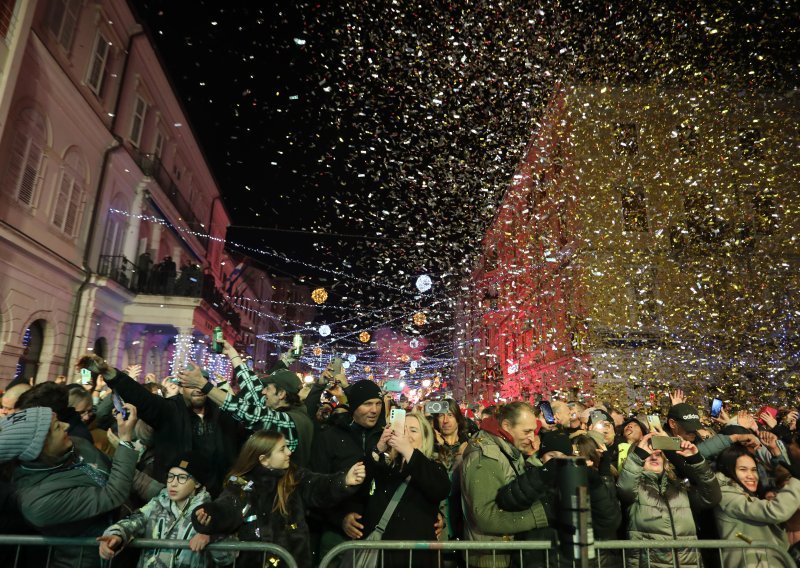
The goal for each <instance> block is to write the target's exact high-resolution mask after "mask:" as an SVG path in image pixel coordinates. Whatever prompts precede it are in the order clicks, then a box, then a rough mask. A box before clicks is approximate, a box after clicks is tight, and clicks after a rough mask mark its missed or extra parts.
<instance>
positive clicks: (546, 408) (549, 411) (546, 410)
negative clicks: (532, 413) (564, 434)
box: [539, 400, 556, 424]
mask: <svg viewBox="0 0 800 568" xmlns="http://www.w3.org/2000/svg"><path fill="white" fill-rule="evenodd" d="M539 410H541V411H542V416H544V421H545V422H547V423H548V424H555V423H556V417H555V415H554V414H553V407H552V406H550V403H549V402H548V401H546V400H543V401H542V402H540V403H539Z"/></svg>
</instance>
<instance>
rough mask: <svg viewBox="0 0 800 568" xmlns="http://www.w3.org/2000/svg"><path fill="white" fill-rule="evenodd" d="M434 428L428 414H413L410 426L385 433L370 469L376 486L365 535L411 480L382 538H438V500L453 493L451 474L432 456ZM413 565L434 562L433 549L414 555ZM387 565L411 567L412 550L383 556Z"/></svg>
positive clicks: (408, 424)
mask: <svg viewBox="0 0 800 568" xmlns="http://www.w3.org/2000/svg"><path fill="white" fill-rule="evenodd" d="M433 438H434V435H433V429H432V428H431V425H430V423H429V422H428V421H427V420H426V419H425V416H424V415H423V414H421V413H419V412H410V413H408V414H407V415H406V418H405V428H404V429H403V431H401V432H398V431H395V430H394V429H393V427H392V426H391V425H389V426H387V427H386V429H385V430H384V431H383V433H382V435H381V438H380V440H379V441H378V444H377V446H376V447H375V448H374V449H373V451H372V454H371V458H372V459H368V460H367V470H368V471H369V472H370V473H371V474H372V476H373V479H374V483H375V487H374V491H373V492H372V494H371V495H370V498H369V501H368V502H367V511H366V515H365V516H364V531H363V532H364V534H365V535H369V534H370V533H371V532H372V531H373V530H374V529H375V527H376V526H377V525H378V523H379V522H380V520H381V517H382V516H383V514H384V512H385V511H386V509H387V507H388V506H389V504H390V502H391V500H392V497H393V496H394V495H395V492H396V491H397V490H398V488H400V487H401V485H403V484H404V483H405V484H406V486H405V489H404V492H403V494H402V497H401V498H400V500H399V502H398V504H397V507H396V509H395V510H394V513H393V514H392V516H391V518H390V519H389V520H388V523H386V526H385V527H384V528H385V531H384V533H383V537H382V540H416V541H433V540H436V530H435V524H436V520H437V515H438V513H439V504H440V503H441V502H442V500H443V499H445V498H446V497H447V496H448V494H449V493H450V478H449V477H448V475H447V470H446V469H445V468H444V466H443V465H441V464H440V463H437V462H436V461H434V460H433V459H432V456H433ZM412 560H413V565H414V566H427V565H429V564H433V565H435V563H436V557H435V555H434V554H431V553H416V552H415V553H414V556H413V559H412ZM383 565H384V566H387V567H391V566H408V565H409V560H408V552H405V551H403V552H392V553H389V552H387V553H385V554H384V564H383Z"/></svg>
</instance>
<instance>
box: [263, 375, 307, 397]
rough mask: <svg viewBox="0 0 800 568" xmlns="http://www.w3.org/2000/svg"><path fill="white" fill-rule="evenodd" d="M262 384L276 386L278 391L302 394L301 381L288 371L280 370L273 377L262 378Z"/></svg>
mask: <svg viewBox="0 0 800 568" xmlns="http://www.w3.org/2000/svg"><path fill="white" fill-rule="evenodd" d="M261 384H262V385H264V386H267V385H270V384H272V385H275V387H276V388H277V389H278V390H283V391H286V392H288V393H292V394H297V393H299V392H300V388H301V387H300V379H299V378H298V377H297V375H295V374H294V373H293V372H291V371H289V370H287V369H279V370H278V371H275V372H274V373H272V374H271V375H267V376H266V377H261Z"/></svg>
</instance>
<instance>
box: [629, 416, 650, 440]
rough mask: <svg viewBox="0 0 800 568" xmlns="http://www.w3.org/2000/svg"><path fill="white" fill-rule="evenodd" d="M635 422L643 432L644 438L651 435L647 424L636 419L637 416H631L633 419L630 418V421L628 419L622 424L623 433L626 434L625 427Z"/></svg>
mask: <svg viewBox="0 0 800 568" xmlns="http://www.w3.org/2000/svg"><path fill="white" fill-rule="evenodd" d="M633 422H635V423H636V425H637V426H638V427H639V429H640V430H641V431H642V436H646V435H647V434H649V433H650V428H648V427H647V426H646V425H645V423H644V422H642V421H641V420H639V419H638V418H636V417H635V416H631V417H630V418H628V419H627V420H626V421H625V422H623V423H622V431H623V432H624V431H625V427H626V426H627V425H628V424H631V423H633Z"/></svg>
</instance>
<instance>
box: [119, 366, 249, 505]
mask: <svg viewBox="0 0 800 568" xmlns="http://www.w3.org/2000/svg"><path fill="white" fill-rule="evenodd" d="M107 382H108V385H109V386H110V387H111V388H112V389H114V392H116V393H117V394H119V396H121V397H122V399H123V400H124V401H125V402H128V403H130V404H132V405H134V406H135V407H136V410H137V414H138V417H139V419H141V420H144V421H145V422H146V423H147V424H149V425H150V426H152V427H153V443H152V447H153V453H154V462H153V475H152V477H153V478H155V479H166V478H167V470H168V466H169V464H170V463H171V462H172V461H173V460H174V459H175V458H176V457H177V456H178V454H180V453H181V452H184V451H188V450H195V451H198V452H200V453H202V454H204V455H205V456H206V458H207V459H208V462H209V463H210V464H211V467H212V472H211V474H212V475H211V479H210V480H209V482H208V485H207V486H208V490H209V491H210V492H211V494H212V495H216V494H217V493H219V490H220V489H221V488H222V481H223V480H224V478H225V474H226V473H227V472H228V471H229V470H230V467H231V465H232V464H233V461H234V460H235V459H236V456H237V454H238V452H239V448H241V446H242V444H243V443H244V441H245V440H246V439H247V436H248V435H249V432H248V431H247V430H245V429H244V428H242V427H241V425H240V424H238V423H237V422H236V421H235V420H234V419H233V418H231V417H230V416H228V415H227V414H225V413H224V412H222V411H220V409H219V408H218V407H217V406H216V405H215V404H213V403H211V402H208V401H207V402H206V406H205V410H204V415H203V418H200V417H199V416H198V415H196V414H195V413H194V412H192V410H191V409H190V408H189V407H188V406H186V402H185V401H184V399H183V396H181V395H176V396H171V397H168V398H164V397H162V396H159V395H157V394H153V393H151V392H150V391H148V390H147V389H146V388H144V387H143V386H142V385H140V384H139V383H137V382H136V381H134V380H133V379H131V378H130V377H129V376H128V375H126V374H124V373H122V372H120V371H117V375H116V377H115V378H113V379H110V380H108V381H107Z"/></svg>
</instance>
